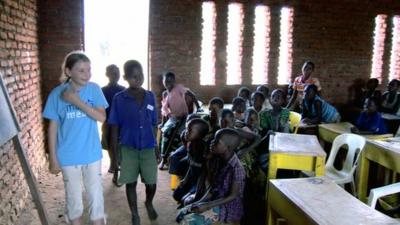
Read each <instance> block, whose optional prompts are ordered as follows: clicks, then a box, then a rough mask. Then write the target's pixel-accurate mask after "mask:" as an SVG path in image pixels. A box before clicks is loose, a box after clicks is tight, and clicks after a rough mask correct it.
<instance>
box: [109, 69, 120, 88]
mask: <svg viewBox="0 0 400 225" xmlns="http://www.w3.org/2000/svg"><path fill="white" fill-rule="evenodd" d="M106 76H107V77H108V80H109V82H110V83H112V84H116V83H118V81H119V77H120V75H119V68H118V66H116V65H114V64H111V65H108V66H107V67H106Z"/></svg>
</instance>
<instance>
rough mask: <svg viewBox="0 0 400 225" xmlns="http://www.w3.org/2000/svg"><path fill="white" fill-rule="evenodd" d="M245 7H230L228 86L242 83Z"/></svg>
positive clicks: (234, 4)
mask: <svg viewBox="0 0 400 225" xmlns="http://www.w3.org/2000/svg"><path fill="white" fill-rule="evenodd" d="M242 29H243V7H242V4H240V3H231V4H229V6H228V45H227V48H226V49H227V68H226V73H227V78H226V83H227V84H228V85H235V84H241V83H242V70H241V63H242V41H243V37H242Z"/></svg>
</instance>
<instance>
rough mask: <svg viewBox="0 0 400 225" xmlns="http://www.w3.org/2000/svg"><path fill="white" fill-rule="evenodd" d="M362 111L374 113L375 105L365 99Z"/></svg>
mask: <svg viewBox="0 0 400 225" xmlns="http://www.w3.org/2000/svg"><path fill="white" fill-rule="evenodd" d="M364 110H365V111H366V112H367V113H374V112H376V110H377V107H376V104H375V102H374V101H371V100H370V99H366V100H365V103H364Z"/></svg>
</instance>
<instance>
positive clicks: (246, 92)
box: [237, 87, 251, 107]
mask: <svg viewBox="0 0 400 225" xmlns="http://www.w3.org/2000/svg"><path fill="white" fill-rule="evenodd" d="M250 94H251V91H250V89H248V88H247V87H241V88H239V90H238V93H237V97H242V98H243V99H244V100H245V102H246V107H250V106H251V102H250Z"/></svg>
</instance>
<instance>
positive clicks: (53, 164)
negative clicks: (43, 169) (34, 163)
mask: <svg viewBox="0 0 400 225" xmlns="http://www.w3.org/2000/svg"><path fill="white" fill-rule="evenodd" d="M49 171H50V173H51V174H55V175H57V174H59V173H60V172H61V167H60V164H58V162H57V160H50V163H49Z"/></svg>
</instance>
